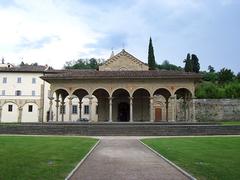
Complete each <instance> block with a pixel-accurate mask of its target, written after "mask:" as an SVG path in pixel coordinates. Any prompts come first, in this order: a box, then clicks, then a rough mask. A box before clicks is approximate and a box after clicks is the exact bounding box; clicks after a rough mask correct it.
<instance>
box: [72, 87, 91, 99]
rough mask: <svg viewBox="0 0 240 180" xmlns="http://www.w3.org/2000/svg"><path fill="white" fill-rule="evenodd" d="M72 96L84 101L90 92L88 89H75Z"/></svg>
mask: <svg viewBox="0 0 240 180" xmlns="http://www.w3.org/2000/svg"><path fill="white" fill-rule="evenodd" d="M72 94H73V95H75V96H77V97H78V99H79V100H82V98H83V97H84V96H87V95H89V92H88V91H87V90H86V89H83V88H78V89H75V90H74V91H73V93H72Z"/></svg>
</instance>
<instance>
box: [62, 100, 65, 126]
mask: <svg viewBox="0 0 240 180" xmlns="http://www.w3.org/2000/svg"><path fill="white" fill-rule="evenodd" d="M64 104H65V102H64V99H62V102H61V108H62V114H61V115H62V122H63V121H64V112H63V110H64ZM65 110H66V109H65Z"/></svg>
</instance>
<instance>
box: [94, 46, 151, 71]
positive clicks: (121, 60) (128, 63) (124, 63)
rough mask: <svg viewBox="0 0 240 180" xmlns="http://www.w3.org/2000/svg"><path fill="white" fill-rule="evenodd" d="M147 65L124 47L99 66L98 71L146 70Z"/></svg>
mask: <svg viewBox="0 0 240 180" xmlns="http://www.w3.org/2000/svg"><path fill="white" fill-rule="evenodd" d="M148 69H149V68H148V65H146V64H145V63H143V62H142V61H140V60H139V59H137V58H136V57H134V56H133V55H131V54H130V53H128V52H127V51H125V50H124V49H123V50H122V51H121V52H120V53H118V54H116V55H115V56H112V57H111V58H110V59H108V60H107V61H106V62H105V63H104V64H103V65H101V66H99V71H146V70H148Z"/></svg>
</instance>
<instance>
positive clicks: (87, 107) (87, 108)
mask: <svg viewBox="0 0 240 180" xmlns="http://www.w3.org/2000/svg"><path fill="white" fill-rule="evenodd" d="M84 114H89V106H88V105H85V106H84Z"/></svg>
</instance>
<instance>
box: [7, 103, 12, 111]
mask: <svg viewBox="0 0 240 180" xmlns="http://www.w3.org/2000/svg"><path fill="white" fill-rule="evenodd" d="M12 111H13V105H11V104H9V105H8V112H12Z"/></svg>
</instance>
